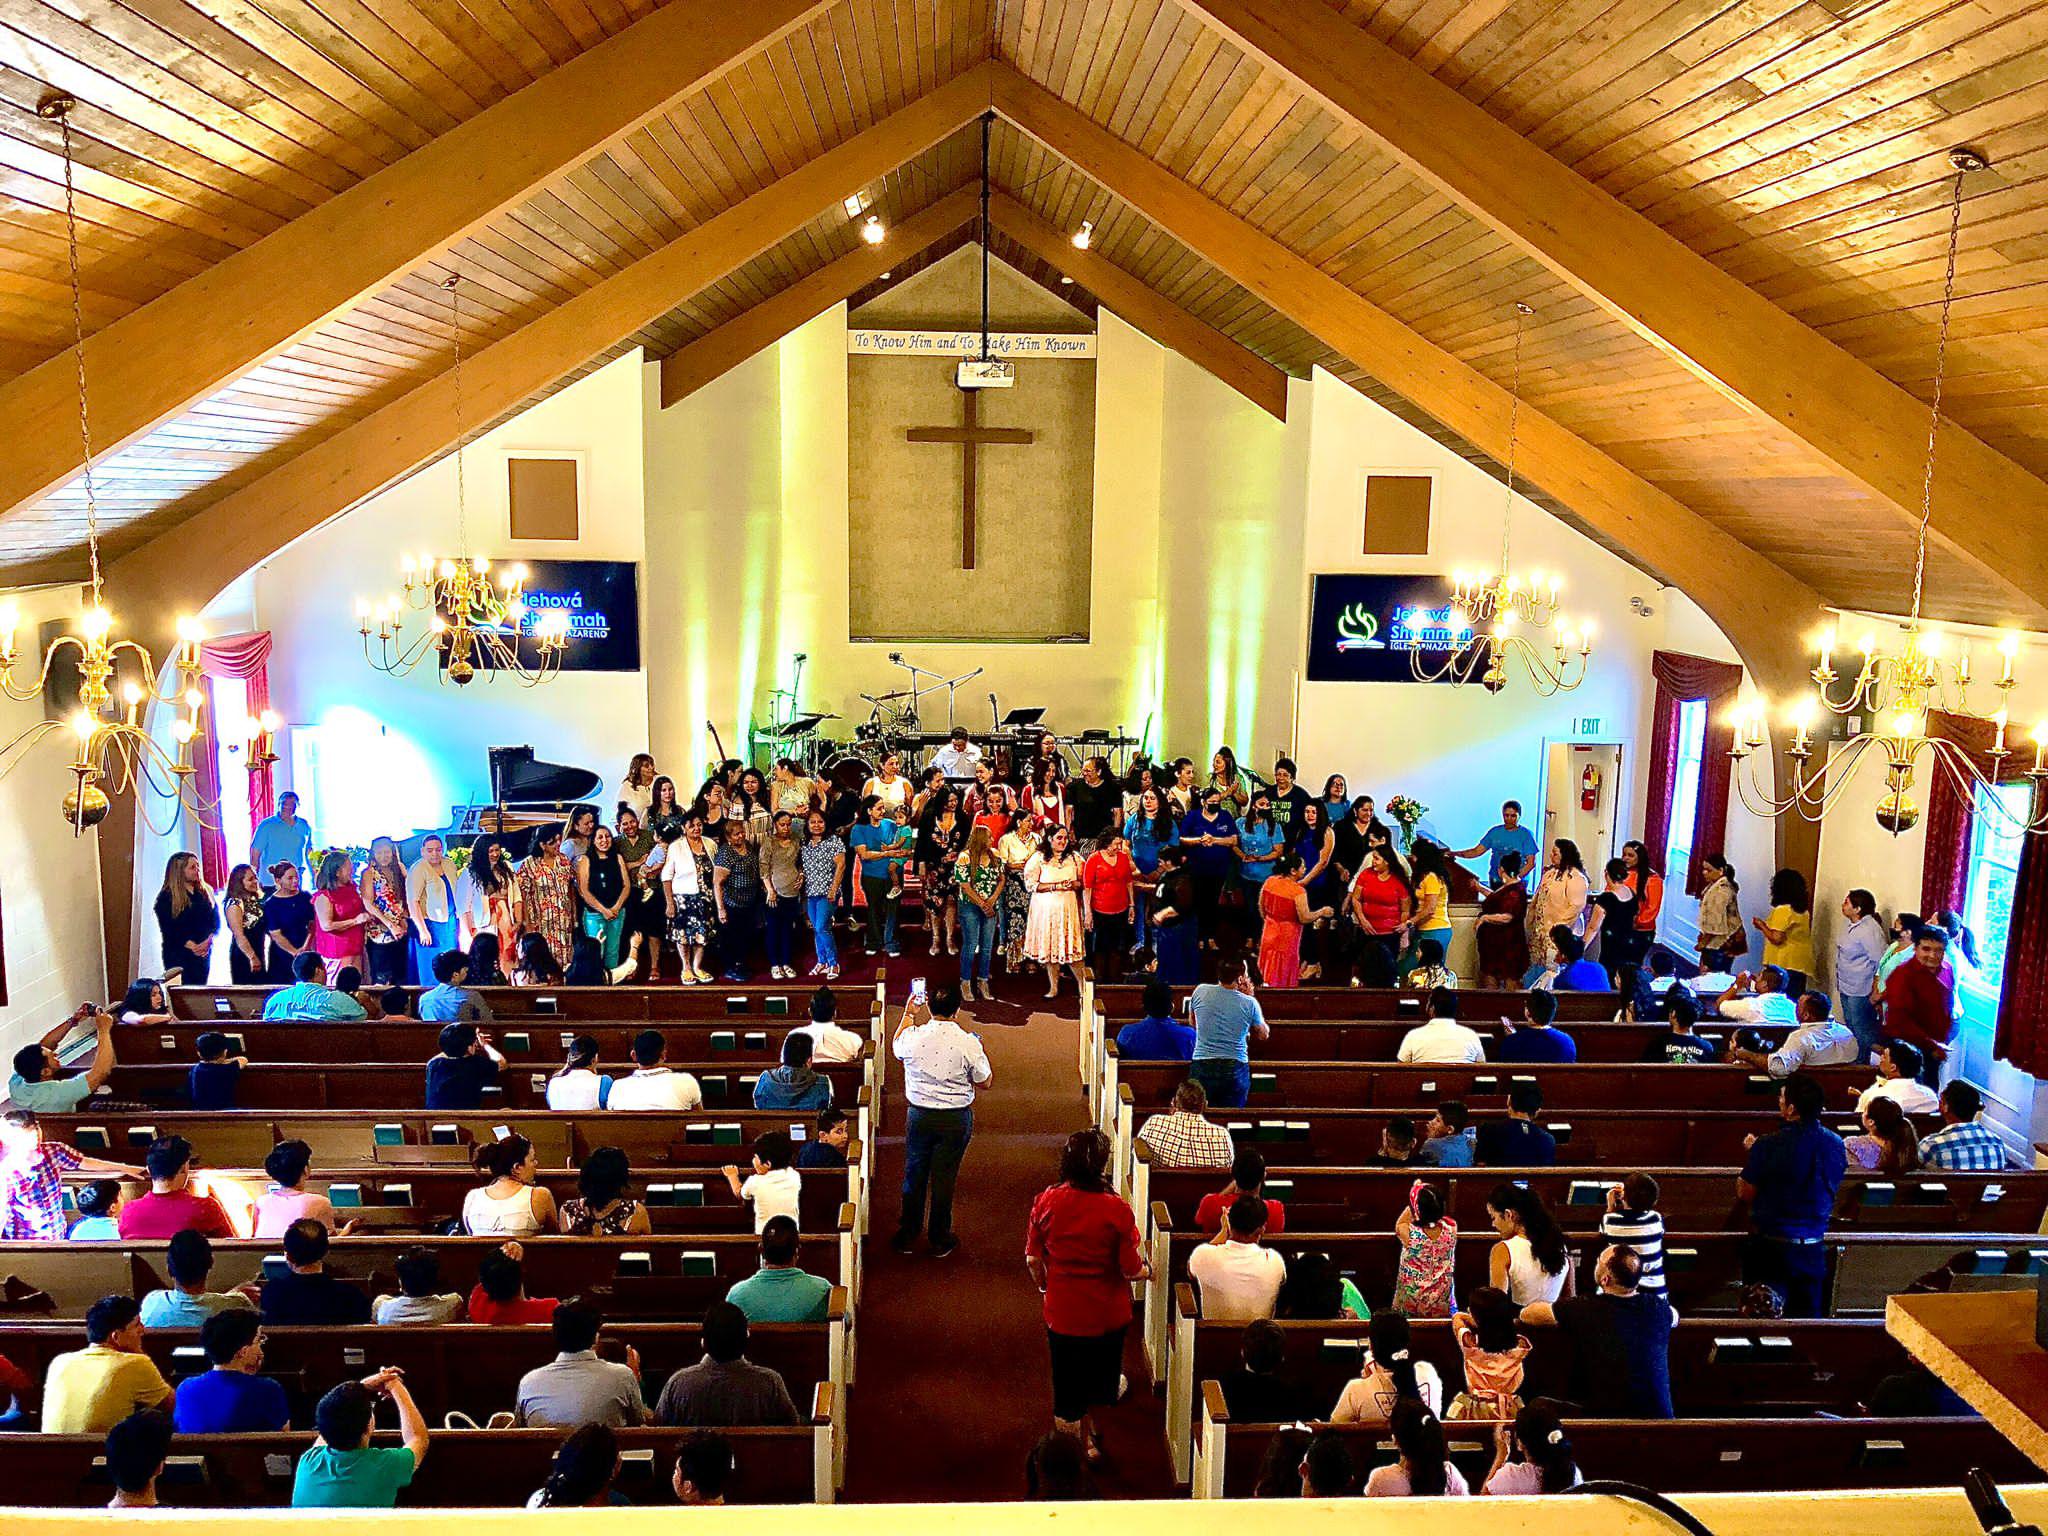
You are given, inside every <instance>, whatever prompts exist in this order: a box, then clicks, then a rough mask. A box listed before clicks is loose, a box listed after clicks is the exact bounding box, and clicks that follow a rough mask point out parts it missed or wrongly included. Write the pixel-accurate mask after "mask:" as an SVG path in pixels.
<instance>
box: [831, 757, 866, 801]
mask: <svg viewBox="0 0 2048 1536" xmlns="http://www.w3.org/2000/svg"><path fill="white" fill-rule="evenodd" d="M874 776H875V765H874V764H873V763H871V762H869V761H868V760H867V759H866V758H864V757H862V756H861V755H860V754H859V753H858V752H835V753H833V754H832V756H831V757H830V758H828V759H827V760H826V763H825V772H824V777H826V778H827V779H830V780H831V781H832V782H833V783H834V784H837V785H838V786H839V787H840V788H841V789H843V790H845V791H846V792H847V793H848V794H850V795H857V794H859V793H860V792H861V787H862V786H863V785H865V784H866V783H867V781H868V780H869V779H872V778H873V777H874Z"/></svg>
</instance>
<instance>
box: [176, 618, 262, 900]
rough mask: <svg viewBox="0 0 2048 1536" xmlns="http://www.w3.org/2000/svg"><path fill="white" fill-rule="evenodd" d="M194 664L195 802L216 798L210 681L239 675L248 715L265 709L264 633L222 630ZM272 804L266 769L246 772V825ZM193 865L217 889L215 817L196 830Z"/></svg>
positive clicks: (223, 867)
mask: <svg viewBox="0 0 2048 1536" xmlns="http://www.w3.org/2000/svg"><path fill="white" fill-rule="evenodd" d="M199 664H200V667H201V668H202V669H203V670H204V672H205V673H206V681H205V694H206V699H205V703H204V705H203V706H202V708H201V710H200V715H199V719H200V737H199V740H198V741H197V742H196V743H194V746H193V750H194V752H195V753H196V754H197V757H198V768H199V772H198V775H197V783H196V786H195V787H196V789H197V791H198V793H199V796H200V803H201V804H204V805H215V804H218V803H219V801H220V794H221V789H220V738H219V737H218V736H217V735H216V734H215V733H214V721H215V718H216V717H215V714H214V708H213V680H214V679H215V678H217V677H235V678H240V679H241V680H242V685H243V688H244V689H245V690H246V692H247V695H248V706H247V707H248V712H249V716H250V718H251V719H254V718H255V717H256V716H258V715H261V714H262V713H263V711H264V710H266V709H268V708H270V632H269V631H268V630H256V631H253V632H251V633H249V634H245V635H223V636H221V637H220V638H219V639H218V640H207V641H204V642H202V643H201V645H200V647H199ZM276 809H277V800H276V794H275V790H274V787H273V785H272V783H271V770H270V769H269V768H267V767H266V768H263V769H261V770H260V771H257V772H252V773H251V774H250V775H249V824H250V825H251V826H254V825H255V824H256V823H257V822H259V821H261V820H262V819H263V818H264V817H266V816H268V815H269V814H270V813H271V812H272V811H274V810H276ZM199 866H200V868H201V869H202V870H203V871H204V872H205V875H206V883H207V884H208V885H211V886H212V887H214V889H216V890H218V889H219V888H220V887H221V885H222V883H223V882H225V881H226V879H227V876H228V854H227V839H226V838H225V837H224V836H223V835H222V833H221V826H220V820H219V818H218V816H216V817H215V818H213V820H212V823H211V824H210V825H208V824H206V823H203V822H202V824H201V826H200V829H199Z"/></svg>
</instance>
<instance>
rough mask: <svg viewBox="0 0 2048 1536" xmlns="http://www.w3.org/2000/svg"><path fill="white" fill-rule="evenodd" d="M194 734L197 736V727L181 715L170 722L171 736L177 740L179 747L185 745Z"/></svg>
mask: <svg viewBox="0 0 2048 1536" xmlns="http://www.w3.org/2000/svg"><path fill="white" fill-rule="evenodd" d="M196 734H198V731H197V727H195V726H194V725H193V724H192V722H191V721H190V720H187V719H186V718H185V717H184V716H183V715H180V716H178V718H177V719H176V720H174V721H173V722H171V735H172V736H174V737H176V738H177V741H178V745H179V746H181V747H182V746H185V745H187V744H188V743H189V742H190V741H191V740H192V738H193V736H195V735H196Z"/></svg>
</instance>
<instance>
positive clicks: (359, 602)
mask: <svg viewBox="0 0 2048 1536" xmlns="http://www.w3.org/2000/svg"><path fill="white" fill-rule="evenodd" d="M369 616H370V600H369V599H368V598H367V597H359V598H357V599H356V617H357V618H359V619H368V618H369Z"/></svg>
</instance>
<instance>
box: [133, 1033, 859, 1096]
mask: <svg viewBox="0 0 2048 1536" xmlns="http://www.w3.org/2000/svg"><path fill="white" fill-rule="evenodd" d="M307 1027H309V1028H314V1029H317V1028H318V1027H319V1026H318V1025H311V1026H307ZM669 1065H670V1066H671V1068H672V1069H673V1070H674V1071H677V1072H687V1073H689V1074H690V1076H692V1077H694V1078H696V1079H697V1082H698V1086H699V1087H700V1088H701V1089H702V1091H703V1095H704V1109H705V1112H707V1113H713V1112H724V1111H726V1110H731V1109H751V1108H752V1107H753V1103H754V1080H755V1079H756V1078H757V1077H759V1076H760V1075H761V1072H762V1071H763V1070H764V1068H763V1067H761V1066H760V1065H759V1064H758V1063H753V1064H750V1063H745V1062H735V1061H731V1060H726V1061H716V1060H713V1061H672V1062H671V1063H670V1064H669ZM550 1070H551V1067H549V1066H544V1065H541V1064H535V1065H534V1066H532V1067H525V1066H519V1065H513V1064H509V1063H508V1065H507V1067H506V1068H505V1069H504V1070H502V1071H501V1072H500V1073H499V1074H498V1081H497V1082H496V1083H494V1084H492V1085H491V1086H490V1087H487V1088H486V1089H484V1094H483V1097H484V1103H485V1105H486V1107H498V1106H502V1107H503V1108H506V1109H540V1110H544V1109H546V1108H547V1083H548V1074H549V1071H550ZM868 1070H869V1068H868V1063H867V1061H866V1060H865V1059H863V1060H861V1061H839V1062H827V1063H824V1064H822V1065H820V1066H819V1068H818V1071H819V1073H820V1074H821V1075H822V1076H824V1077H827V1078H829V1079H831V1082H832V1096H833V1102H835V1103H837V1104H839V1105H841V1106H844V1107H848V1108H849V1110H851V1108H852V1107H854V1106H857V1105H858V1104H859V1102H860V1096H861V1093H862V1091H863V1090H864V1088H865V1087H866V1086H867V1084H866V1079H867V1074H868ZM188 1071H189V1064H188V1063H179V1064H176V1065H172V1064H168V1063H157V1064H153V1065H143V1066H129V1065H127V1064H125V1063H123V1064H122V1065H120V1066H117V1067H116V1068H115V1069H114V1075H113V1077H112V1078H111V1079H110V1080H109V1081H108V1084H107V1086H108V1088H109V1090H110V1091H111V1093H112V1095H113V1096H114V1097H115V1098H117V1099H121V1100H124V1101H129V1102H134V1103H142V1104H156V1105H162V1106H163V1107H164V1108H166V1109H175V1108H179V1107H182V1106H184V1105H186V1104H187V1103H188V1102H189V1101H188V1100H187V1098H186V1093H185V1088H186V1077H187V1073H188ZM426 1092H427V1076H426V1058H425V1057H422V1058H420V1060H418V1061H408V1062H376V1061H353V1062H340V1061H331V1062H330V1061H319V1062H298V1061H287V1062H271V1061H263V1062H257V1061H252V1062H251V1063H250V1064H249V1065H248V1066H247V1067H245V1068H243V1069H242V1073H241V1076H240V1078H239V1080H238V1081H237V1083H236V1085H235V1101H236V1107H237V1108H240V1109H261V1110H302V1109H375V1110H381V1109H395V1108H413V1107H416V1106H418V1105H420V1104H421V1103H423V1102H424V1100H425V1098H426ZM687 1113H695V1111H689V1112H687ZM671 1118H673V1117H671Z"/></svg>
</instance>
